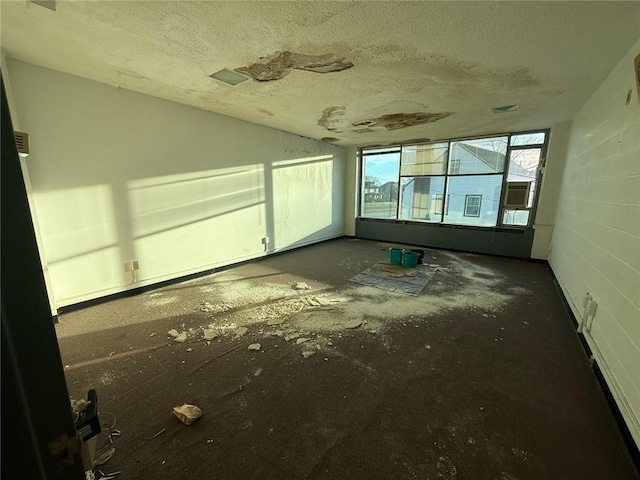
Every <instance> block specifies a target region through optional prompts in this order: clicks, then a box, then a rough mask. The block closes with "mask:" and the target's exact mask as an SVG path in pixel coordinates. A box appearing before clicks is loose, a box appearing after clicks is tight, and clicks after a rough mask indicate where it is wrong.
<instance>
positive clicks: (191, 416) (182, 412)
mask: <svg viewBox="0 0 640 480" xmlns="http://www.w3.org/2000/svg"><path fill="white" fill-rule="evenodd" d="M173 414H174V415H175V416H176V417H178V418H179V419H180V421H181V422H182V423H184V424H185V425H191V424H192V423H193V422H195V421H196V420H197V419H199V418H200V417H201V416H202V410H200V408H199V407H196V406H195V405H190V404H188V403H185V404H183V405H181V406H179V407H173Z"/></svg>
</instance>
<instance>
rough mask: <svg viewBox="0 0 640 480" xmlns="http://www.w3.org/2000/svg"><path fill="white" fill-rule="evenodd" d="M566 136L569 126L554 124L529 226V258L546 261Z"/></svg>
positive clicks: (562, 168) (567, 136)
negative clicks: (531, 226)
mask: <svg viewBox="0 0 640 480" xmlns="http://www.w3.org/2000/svg"><path fill="white" fill-rule="evenodd" d="M570 132H571V122H562V123H558V124H555V125H553V127H552V128H551V136H550V138H549V148H548V149H547V158H546V161H545V167H544V174H543V176H542V184H541V186H540V196H539V199H538V208H537V210H536V217H535V220H534V223H533V228H534V234H533V245H532V246H531V258H537V259H540V260H547V259H548V258H549V250H550V246H551V235H552V233H553V222H554V219H555V215H556V208H557V205H558V195H559V194H560V185H561V181H562V172H563V170H564V166H565V160H566V158H567V144H568V142H569V134H570Z"/></svg>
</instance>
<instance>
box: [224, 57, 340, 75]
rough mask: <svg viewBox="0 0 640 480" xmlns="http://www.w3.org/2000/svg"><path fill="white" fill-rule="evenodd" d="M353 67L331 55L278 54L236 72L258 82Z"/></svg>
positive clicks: (338, 70)
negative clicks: (297, 74) (302, 72)
mask: <svg viewBox="0 0 640 480" xmlns="http://www.w3.org/2000/svg"><path fill="white" fill-rule="evenodd" d="M351 67H353V63H351V62H350V61H348V60H346V59H344V58H341V57H337V56H336V55H333V54H331V53H327V54H324V55H301V54H299V53H292V52H276V53H275V54H273V55H272V56H270V57H266V58H261V59H260V60H259V61H258V62H257V63H253V64H251V65H249V66H248V67H241V68H236V72H238V73H242V74H244V75H248V76H250V77H251V78H253V79H254V80H255V81H256V82H271V81H273V80H280V79H281V78H282V77H284V76H285V75H288V74H289V73H290V72H291V70H294V69H295V70H306V71H308V72H315V73H330V72H340V71H342V70H347V69H348V68H351Z"/></svg>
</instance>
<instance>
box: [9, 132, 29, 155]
mask: <svg viewBox="0 0 640 480" xmlns="http://www.w3.org/2000/svg"><path fill="white" fill-rule="evenodd" d="M13 136H14V137H15V139H16V147H18V153H19V154H20V155H29V134H28V133H24V132H18V131H16V130H14V131H13Z"/></svg>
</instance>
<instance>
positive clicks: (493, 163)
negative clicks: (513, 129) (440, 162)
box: [449, 137, 508, 175]
mask: <svg viewBox="0 0 640 480" xmlns="http://www.w3.org/2000/svg"><path fill="white" fill-rule="evenodd" d="M507 138H508V137H493V138H481V139H478V140H463V141H461V142H451V157H450V161H449V174H451V175H458V174H459V175H465V174H471V173H502V172H503V171H504V160H505V157H506V153H507Z"/></svg>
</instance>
